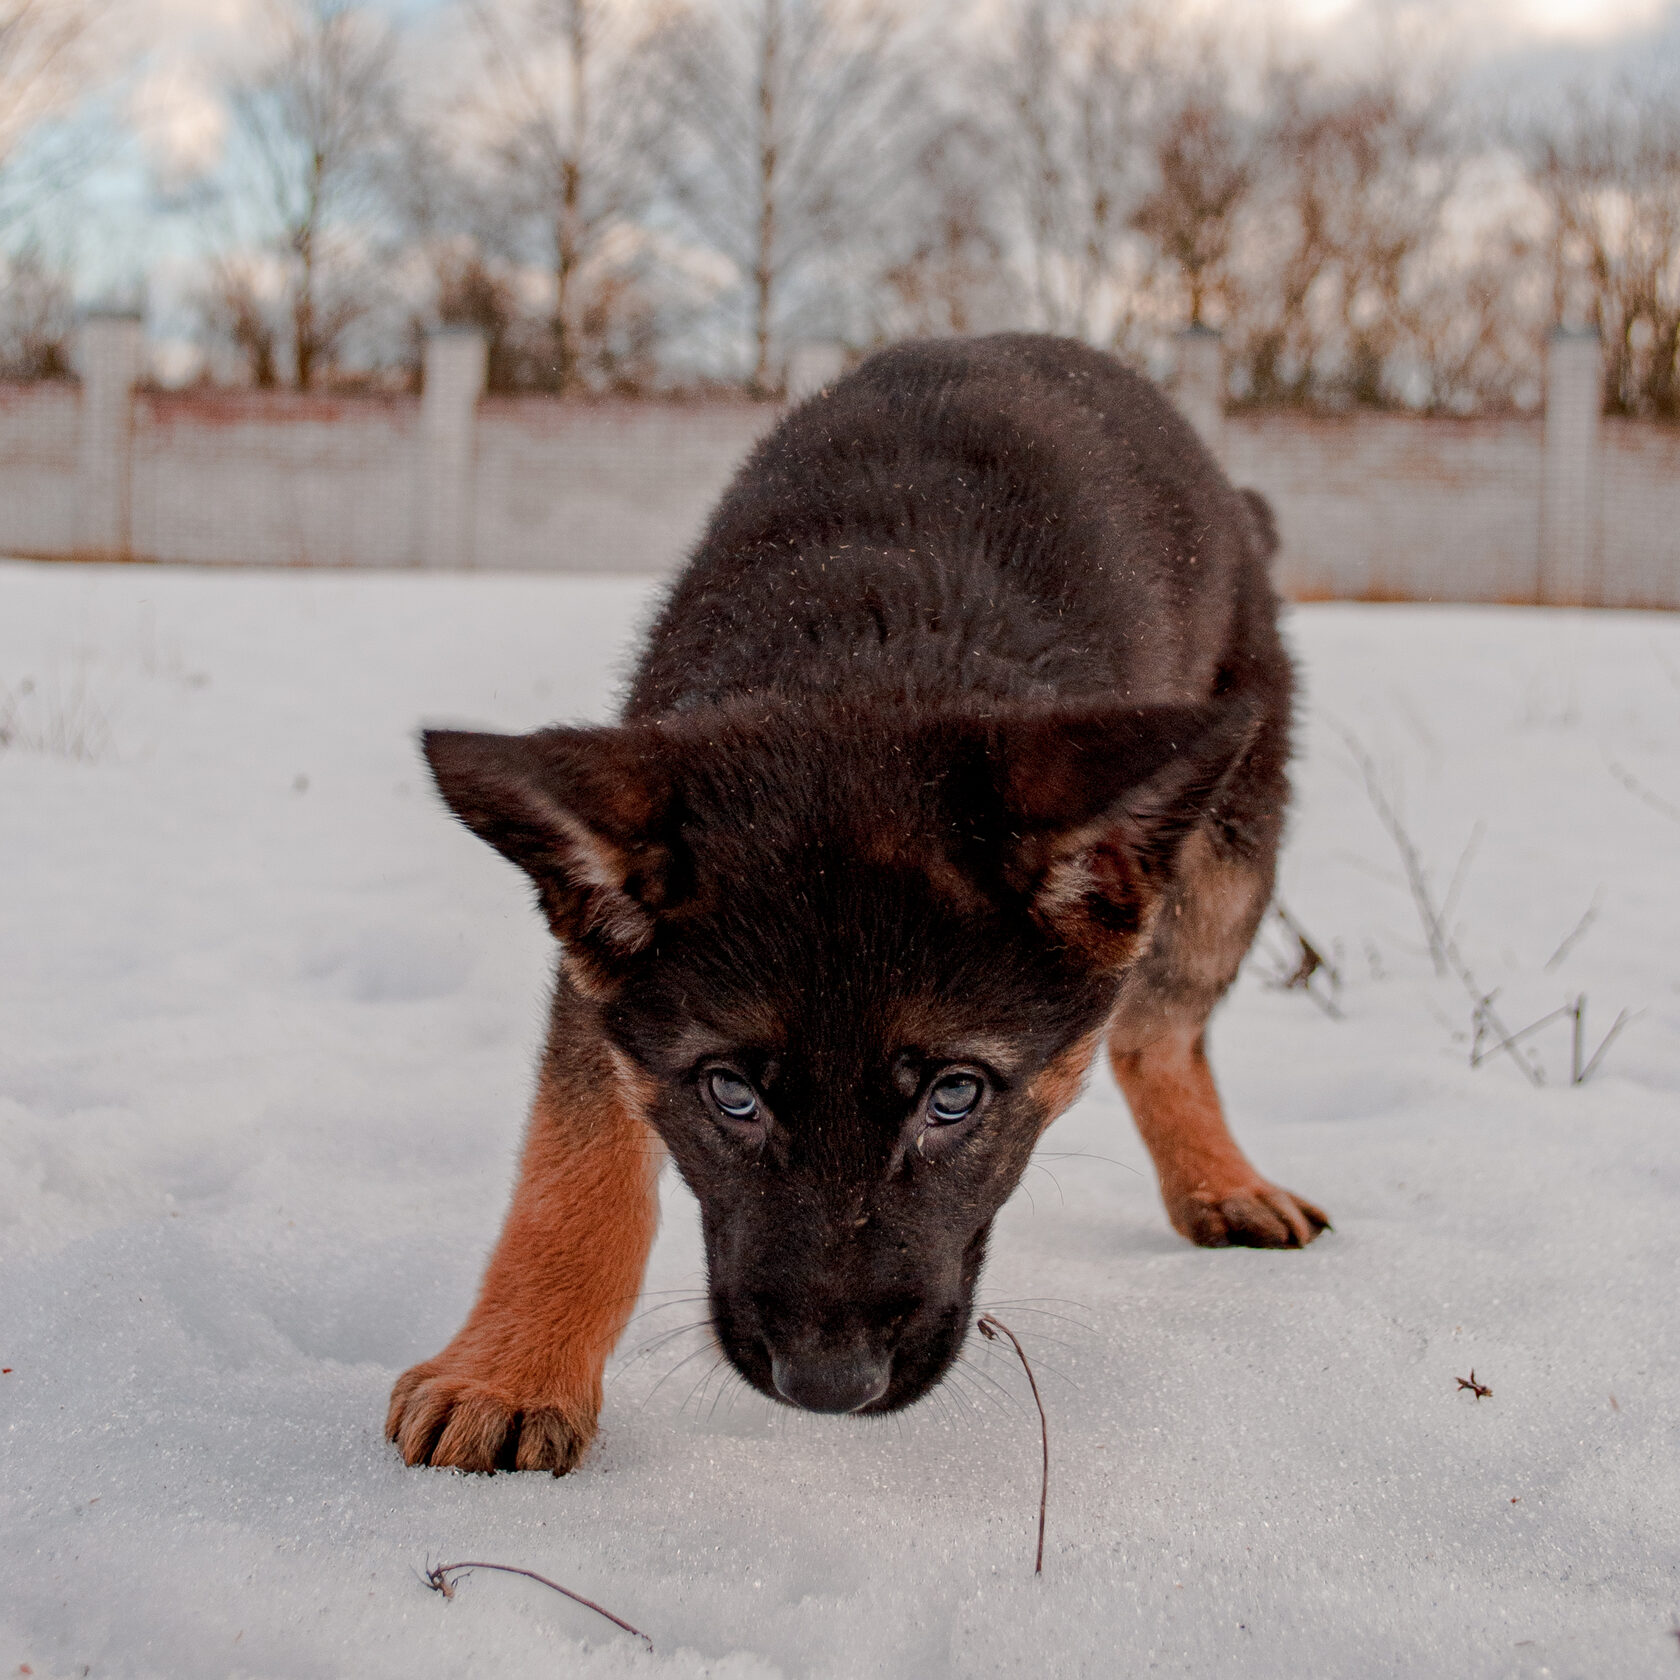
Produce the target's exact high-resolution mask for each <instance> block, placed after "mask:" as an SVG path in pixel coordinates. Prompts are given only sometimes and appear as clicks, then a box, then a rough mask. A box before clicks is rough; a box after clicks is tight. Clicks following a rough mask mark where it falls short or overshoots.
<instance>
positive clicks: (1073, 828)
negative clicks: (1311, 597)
mask: <svg viewBox="0 0 1680 1680" xmlns="http://www.w3.org/2000/svg"><path fill="white" fill-rule="evenodd" d="M1251 734H1252V723H1251V718H1250V715H1249V713H1247V712H1246V711H1243V710H1240V709H1238V708H1234V707H1230V706H1207V707H1163V708H1155V709H1150V710H1144V711H1138V710H1136V709H1119V708H1113V707H1098V706H1086V707H1082V708H1073V709H1070V708H1066V707H1063V708H1060V709H1043V708H1032V709H1029V708H1014V709H1008V710H999V711H997V712H994V713H993V714H991V715H980V714H977V713H974V712H967V713H949V714H947V713H941V714H939V715H936V716H933V717H930V718H928V717H924V718H915V719H912V720H910V721H901V720H898V719H896V718H895V717H894V716H893V715H892V714H891V713H889V712H888V711H887V710H886V709H884V708H883V709H877V710H870V711H852V712H848V711H846V710H844V709H842V708H834V709H826V708H812V707H803V708H799V709H797V710H790V709H789V708H786V707H783V708H781V709H779V710H778V711H775V712H771V711H769V710H757V711H754V710H752V709H739V710H738V709H735V708H730V709H727V710H720V711H718V712H716V713H711V714H707V715H705V716H699V715H696V716H694V717H690V718H678V719H674V720H668V721H661V722H659V723H649V724H635V725H630V726H626V727H623V728H603V729H552V730H543V731H540V732H539V733H537V734H534V735H527V736H517V737H513V736H497V735H474V734H460V733H453V732H435V731H434V732H431V733H429V734H428V735H427V736H426V738H425V746H426V753H427V757H428V758H429V759H430V761H431V765H432V769H433V772H434V774H435V775H436V777H437V781H438V786H439V787H440V789H441V790H442V792H443V795H444V797H445V799H446V800H447V801H448V802H449V804H450V805H451V806H452V807H453V809H454V810H455V811H456V813H457V814H458V815H459V816H460V817H461V818H462V820H463V821H465V822H466V823H467V824H468V825H469V826H470V827H471V828H472V829H473V830H474V831H475V832H477V833H478V834H480V835H481V836H482V837H483V838H484V839H485V840H487V841H489V842H490V844H491V845H493V846H495V847H496V848H497V850H499V851H501V852H502V853H503V854H504V855H506V856H507V857H508V858H510V859H511V860H512V861H513V862H515V863H517V864H518V865H519V866H520V867H521V868H522V869H524V870H525V871H526V872H527V873H528V874H529V875H530V877H531V879H532V880H533V881H534V882H535V884H536V888H537V893H538V897H539V900H540V902H541V905H542V907H543V910H544V912H545V914H546V915H547V917H548V920H549V922H550V925H551V926H552V927H553V929H554V932H555V933H556V935H557V936H558V937H559V938H560V939H561V940H562V941H564V943H565V944H566V946H567V960H568V966H569V968H570V969H571V971H572V972H573V974H574V975H575V976H576V979H577V982H578V984H579V985H580V987H581V989H583V990H584V992H585V993H586V995H588V996H591V997H592V998H594V1000H595V1001H596V1004H597V1006H598V1008H599V1009H600V1011H601V1018H602V1022H603V1025H604V1028H605V1030H606V1032H607V1033H608V1034H609V1035H610V1037H611V1039H612V1041H613V1042H614V1044H615V1046H616V1047H617V1049H618V1050H619V1051H620V1052H621V1053H622V1054H623V1055H625V1056H627V1057H629V1058H630V1059H631V1061H632V1062H633V1063H634V1064H635V1065H636V1066H637V1067H638V1069H639V1070H640V1072H641V1073H642V1075H643V1076H644V1078H643V1080H642V1081H641V1082H640V1083H641V1084H642V1085H643V1088H644V1089H645V1090H647V1091H650V1092H651V1093H652V1095H651V1099H650V1106H649V1109H648V1113H647V1118H648V1121H649V1123H650V1124H651V1125H652V1126H653V1127H654V1128H655V1129H656V1130H657V1131H658V1132H659V1133H660V1135H661V1136H662V1137H663V1139H664V1140H665V1142H666V1144H667V1145H668V1147H669V1149H670V1151H671V1153H672V1155H673V1156H674V1157H675V1159H676V1161H677V1164H678V1167H679V1168H680V1170H681V1171H682V1174H683V1176H684V1178H685V1179H686V1180H687V1181H688V1183H689V1185H690V1187H691V1188H692V1189H693V1191H694V1193H695V1195H696V1196H697V1197H698V1199H699V1202H700V1209H701V1216H702V1221H703V1225H704V1230H705V1238H706V1250H707V1257H708V1263H709V1271H710V1291H711V1301H712V1312H713V1323H714V1326H715V1329H716V1332H717V1335H718V1337H719V1340H720V1341H721V1343H722V1345H723V1347H724V1349H725V1351H726V1352H727V1353H728V1355H729V1357H730V1359H731V1360H732V1361H733V1363H734V1364H735V1366H736V1367H737V1368H738V1369H739V1370H740V1372H741V1373H742V1375H743V1376H745V1377H746V1378H747V1380H748V1381H749V1382H751V1383H753V1384H754V1385H755V1386H756V1387H758V1388H760V1389H762V1390H763V1391H764V1392H765V1393H767V1394H770V1395H773V1396H775V1397H776V1398H778V1399H781V1400H785V1401H787V1402H789V1403H791V1404H794V1405H798V1406H803V1407H806V1408H808V1409H811V1410H815V1411H832V1412H846V1411H871V1412H878V1411H890V1410H893V1409H895V1408H896V1407H899V1406H903V1405H906V1404H908V1403H909V1402H910V1401H912V1400H914V1399H916V1398H917V1397H918V1396H920V1395H921V1394H923V1393H925V1392H926V1391H927V1390H928V1389H929V1388H930V1387H932V1386H933V1385H934V1384H935V1383H936V1382H937V1381H938V1380H939V1378H940V1377H941V1376H942V1375H943V1373H944V1372H945V1370H946V1369H947V1367H948V1366H949V1364H950V1362H951V1360H952V1359H953V1358H954V1357H955V1354H956V1351H957V1348H958V1346H959V1345H960V1343H961V1341H962V1339H963V1336H964V1334H965V1333H966V1331H967V1327H968V1321H969V1313H970V1304H971V1300H972V1296H973V1290H974V1286H975V1283H976V1280H977V1278H978V1276H979V1272H980V1267H981V1263H982V1261H983V1259H984V1255H985V1247H986V1238H987V1233H988V1231H989V1230H990V1227H991V1222H992V1219H993V1216H994V1215H995V1214H996V1212H997V1210H998V1208H999V1207H1000V1206H1002V1204H1003V1202H1004V1201H1005V1200H1006V1199H1007V1198H1008V1196H1009V1195H1010V1193H1011V1192H1012V1191H1013V1189H1014V1188H1015V1185H1016V1182H1017V1181H1018V1179H1019V1178H1020V1176H1021V1173H1022V1171H1023V1169H1024V1168H1025V1166H1026V1163H1027V1159H1028V1157H1029V1156H1030V1154H1031V1152H1032V1149H1033V1145H1034V1143H1035V1142H1036V1140H1037V1138H1038V1136H1039V1134H1040V1132H1041V1131H1042V1130H1043V1129H1044V1127H1045V1126H1046V1125H1047V1124H1048V1123H1049V1122H1050V1121H1051V1120H1052V1119H1053V1118H1054V1117H1055V1115H1056V1114H1057V1113H1058V1112H1060V1110H1061V1109H1062V1108H1064V1107H1065V1106H1066V1105H1067V1104H1068V1102H1070V1101H1071V1100H1072V1098H1073V1096H1074V1094H1075V1093H1076V1092H1077V1089H1078V1086H1079V1081H1080V1078H1081V1076H1082V1074H1083V1071H1084V1066H1085V1063H1086V1061H1087V1060H1088V1059H1089V1056H1090V1053H1091V1050H1092V1047H1093V1044H1094V1040H1095V1036H1096V1034H1097V1033H1098V1032H1099V1031H1100V1029H1101V1027H1102V1025H1103V1023H1104V1021H1105V1019H1106V1017H1107V1015H1108V1013H1109V1011H1110V1009H1111V1008H1112V1006H1113V1003H1114V998H1115V994H1116V990H1117V988H1118V987H1119V985H1120V984H1121V982H1122V981H1123V979H1124V976H1125V973H1126V970H1127V968H1128V966H1129V965H1130V964H1131V963H1132V962H1133V961H1134V960H1135V959H1136V958H1137V956H1138V955H1139V954H1140V953H1141V952H1142V950H1143V949H1144V947H1145V946H1146V944H1147V942H1148V938H1149V930H1150V925H1151V922H1152V919H1153V916H1154V913H1155V910H1156V908H1157V906H1158V905H1159V903H1160V900H1161V896H1162V894H1163V892H1164V890H1165V888H1166V886H1167V885H1168V883H1169V882H1170V880H1171V878H1172V873H1173V868H1174V863H1175V860H1176V858H1177V855H1178V851H1179V849H1180V845H1181V843H1182V841H1183V839H1184V838H1185V837H1186V836H1187V834H1188V833H1189V832H1190V831H1191V830H1192V829H1193V828H1194V827H1195V825H1196V824H1197V822H1198V821H1199V820H1200V819H1201V818H1202V816H1203V815H1204V814H1205V813H1206V812H1207V811H1208V809H1209V807H1210V805H1211V804H1212V803H1214V802H1215V800H1216V797H1217V790H1218V788H1219V785H1220V783H1221V781H1222V780H1223V778H1224V777H1225V776H1226V774H1227V773H1228V771H1229V770H1230V768H1231V767H1232V765H1233V764H1234V763H1235V761H1236V760H1237V759H1238V758H1239V757H1240V756H1241V755H1242V753H1243V751H1244V749H1245V747H1246V745H1247V743H1248V741H1249V739H1250V737H1251Z"/></svg>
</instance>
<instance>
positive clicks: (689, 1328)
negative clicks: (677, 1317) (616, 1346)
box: [615, 1318, 712, 1370]
mask: <svg viewBox="0 0 1680 1680" xmlns="http://www.w3.org/2000/svg"><path fill="white" fill-rule="evenodd" d="M711 1327H712V1321H711V1320H710V1319H709V1318H697V1319H696V1320H695V1321H694V1322H693V1323H692V1324H679V1325H678V1326H677V1328H676V1329H675V1330H661V1331H660V1332H658V1334H656V1335H652V1336H649V1337H648V1338H647V1339H646V1340H645V1341H641V1342H638V1343H637V1344H636V1346H635V1347H633V1348H627V1349H624V1350H622V1351H621V1352H620V1353H619V1354H618V1355H617V1357H616V1361H615V1365H616V1368H617V1369H619V1370H627V1369H628V1368H629V1367H630V1366H632V1365H638V1364H640V1363H641V1362H642V1361H643V1360H644V1359H648V1358H651V1357H652V1355H654V1354H655V1353H657V1352H658V1351H659V1350H660V1349H661V1348H662V1347H666V1346H668V1345H669V1344H670V1343H671V1342H674V1341H676V1340H677V1339H678V1338H679V1337H682V1336H687V1335H691V1334H693V1332H694V1331H696V1330H710V1329H711Z"/></svg>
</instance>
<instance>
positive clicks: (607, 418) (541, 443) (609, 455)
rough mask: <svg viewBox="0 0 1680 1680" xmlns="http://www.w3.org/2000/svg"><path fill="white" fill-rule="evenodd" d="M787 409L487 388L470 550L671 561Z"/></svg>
mask: <svg viewBox="0 0 1680 1680" xmlns="http://www.w3.org/2000/svg"><path fill="white" fill-rule="evenodd" d="M780 412H781V411H780V410H779V409H778V408H776V407H774V406H773V405H771V404H769V403H747V402H741V403H729V402H719V403H693V404H660V403H639V402H575V403H574V402H554V401H550V400H546V399H543V398H537V397H526V398H487V399H486V400H484V401H483V402H481V403H480V404H479V406H478V427H477V434H478V436H477V445H478V460H477V472H476V476H475V479H474V491H473V545H472V552H473V557H474V560H475V562H476V564H478V565H479V566H493V567H497V568H508V569H511V570H515V571H551V570H561V571H584V572H648V571H667V570H669V569H670V568H672V567H673V566H675V565H677V564H678V562H679V561H681V560H682V558H683V557H684V555H685V554H686V553H687V552H688V550H689V549H690V548H691V547H693V545H694V541H695V539H696V538H697V537H698V536H699V534H700V527H701V525H702V524H703V523H704V522H705V518H706V515H707V513H708V512H709V511H710V509H711V506H712V503H713V502H715V501H716V500H717V497H718V494H719V492H721V491H722V489H723V487H724V485H725V484H726V483H728V481H729V477H730V475H731V474H732V473H733V472H734V471H735V469H736V467H737V466H739V465H740V463H741V461H742V459H743V458H744V457H745V456H746V454H747V452H748V451H749V450H750V449H751V448H752V446H753V445H754V444H755V443H756V442H757V441H758V439H759V438H760V437H761V436H762V435H763V434H764V433H765V432H766V431H768V430H769V429H770V427H771V426H772V425H774V424H775V422H776V418H777V416H778V415H779V413H780Z"/></svg>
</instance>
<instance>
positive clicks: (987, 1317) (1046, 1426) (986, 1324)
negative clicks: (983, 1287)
mask: <svg viewBox="0 0 1680 1680" xmlns="http://www.w3.org/2000/svg"><path fill="white" fill-rule="evenodd" d="M975 1328H976V1329H977V1330H978V1331H979V1332H980V1334H981V1335H982V1336H984V1337H985V1338H986V1340H987V1341H988V1342H995V1341H996V1340H997V1339H998V1336H999V1335H1000V1334H1002V1335H1005V1336H1007V1337H1008V1338H1009V1342H1010V1346H1012V1347H1013V1348H1014V1349H1015V1357H1016V1358H1017V1359H1019V1360H1020V1361H1021V1369H1022V1370H1023V1371H1025V1372H1026V1373H1027V1385H1028V1387H1030V1388H1031V1389H1032V1397H1033V1404H1034V1405H1036V1406H1037V1407H1038V1433H1039V1439H1040V1440H1041V1441H1042V1443H1043V1446H1044V1468H1043V1471H1042V1474H1041V1475H1040V1478H1039V1484H1038V1556H1037V1558H1036V1559H1035V1560H1034V1561H1033V1574H1035V1575H1042V1574H1043V1573H1044V1518H1045V1513H1046V1512H1047V1511H1048V1510H1049V1508H1050V1420H1049V1419H1048V1418H1047V1417H1046V1416H1045V1415H1044V1399H1043V1397H1042V1396H1041V1395H1040V1394H1039V1392H1038V1379H1037V1378H1036V1377H1035V1376H1034V1375H1033V1368H1032V1364H1031V1362H1030V1361H1029V1360H1028V1358H1027V1350H1026V1349H1025V1348H1024V1347H1022V1346H1021V1344H1020V1342H1019V1341H1018V1340H1017V1338H1016V1335H1015V1332H1014V1331H1013V1330H1011V1329H1010V1328H1009V1326H1008V1325H1007V1324H1005V1323H1004V1322H1003V1321H1002V1320H1001V1319H997V1318H993V1317H992V1315H991V1314H990V1313H981V1315H980V1316H979V1318H978V1319H976V1320H975Z"/></svg>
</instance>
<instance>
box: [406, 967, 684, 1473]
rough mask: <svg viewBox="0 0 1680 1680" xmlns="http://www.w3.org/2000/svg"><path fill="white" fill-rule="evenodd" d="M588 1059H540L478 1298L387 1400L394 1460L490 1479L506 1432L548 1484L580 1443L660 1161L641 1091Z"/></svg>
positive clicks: (614, 1063)
mask: <svg viewBox="0 0 1680 1680" xmlns="http://www.w3.org/2000/svg"><path fill="white" fill-rule="evenodd" d="M561 984H562V985H563V986H564V985H567V984H568V982H567V980H566V979H565V978H564V977H562V981H561ZM579 1015H581V1012H574V1016H579ZM604 1048H605V1046H603V1045H600V1044H599V1043H597V1044H596V1045H594V1046H592V1047H591V1046H585V1047H580V1050H585V1051H587V1050H589V1049H593V1050H594V1051H595V1052H596V1053H595V1054H579V1055H577V1056H575V1057H574V1058H572V1059H571V1060H570V1062H569V1064H568V1065H564V1066H561V1067H558V1068H557V1067H556V1066H555V1059H554V1058H553V1057H552V1056H551V1058H550V1060H549V1062H548V1063H547V1064H545V1069H544V1074H543V1078H542V1081H541V1084H540V1086H539V1089H538V1092H537V1099H536V1103H535V1105H534V1107H533V1109H532V1113H531V1120H530V1126H529V1129H528V1130H527V1133H526V1138H525V1150H524V1155H523V1158H522V1159H521V1162H520V1167H519V1177H518V1181H517V1183H516V1184H515V1186H514V1192H513V1201H512V1205H511V1206H510V1207H509V1209H508V1215H507V1220H506V1222H505V1223H504V1225H503V1227H502V1234H501V1237H500V1239H499V1240H498V1242H497V1244H496V1248H495V1252H494V1253H493V1254H492V1255H491V1257H490V1263H489V1265H488V1266H487V1267H486V1269H485V1273H484V1281H483V1283H482V1285H481V1286H480V1289H479V1295H478V1302H477V1304H476V1305H475V1306H474V1307H473V1310H472V1312H471V1314H470V1315H469V1316H468V1318H467V1322H466V1323H465V1324H464V1325H463V1326H462V1327H461V1329H460V1331H459V1332H458V1333H457V1335H456V1336H455V1339H454V1340H453V1341H452V1342H450V1344H449V1345H448V1347H446V1348H445V1349H444V1350H443V1352H442V1353H440V1354H438V1355H437V1357H436V1358H435V1359H430V1360H427V1361H426V1362H425V1363H424V1364H421V1365H417V1366H415V1367H414V1368H413V1369H412V1370H410V1371H407V1372H405V1373H404V1375H403V1376H402V1377H401V1378H400V1379H399V1380H398V1382H397V1385H396V1387H395V1388H394V1389H393V1390H392V1394H391V1407H390V1413H389V1416H388V1418H387V1420H386V1433H387V1435H388V1436H389V1437H390V1438H391V1439H392V1440H394V1441H396V1442H397V1444H398V1445H399V1447H400V1448H401V1449H402V1455H403V1458H404V1459H405V1460H406V1461H407V1462H408V1463H409V1464H418V1463H422V1462H427V1463H431V1464H433V1465H450V1466H453V1467H455V1468H458V1469H462V1470H490V1469H494V1468H495V1466H496V1462H497V1458H498V1455H500V1454H501V1453H502V1451H503V1445H504V1442H505V1441H506V1440H507V1438H508V1436H509V1435H510V1433H511V1431H512V1430H513V1428H514V1426H515V1424H516V1422H517V1423H519V1425H520V1432H519V1447H518V1466H519V1468H520V1469H522V1470H524V1469H546V1470H552V1471H554V1472H555V1473H556V1474H559V1473H560V1472H562V1471H565V1470H570V1469H571V1468H572V1467H573V1465H575V1464H576V1463H577V1461H578V1459H579V1458H580V1457H581V1456H582V1455H583V1452H584V1451H585V1449H586V1448H587V1447H588V1445H589V1443H590V1441H591V1440H592V1439H593V1438H594V1434H595V1425H596V1418H597V1416H598V1414H599V1412H600V1409H601V1373H602V1369H603V1367H604V1366H605V1364H606V1359H607V1355H608V1354H609V1353H610V1352H611V1351H612V1347H613V1344H614V1343H615V1342H616V1341H617V1340H618V1338H619V1336H620V1334H621V1333H622V1332H623V1329H624V1326H625V1323H626V1322H627V1320H628V1319H629V1316H630V1312H631V1309H632V1307H633V1306H634V1304H635V1300H636V1295H637V1292H638V1291H639V1290H640V1288H641V1281H642V1273H643V1270H644V1268H645V1267H646V1264H647V1256H648V1251H649V1249H650V1248H651V1247H652V1246H653V1237H654V1231H655V1229H656V1227H657V1224H658V1217H659V1198H658V1192H657V1187H656V1186H657V1180H658V1176H659V1168H660V1165H661V1163H662V1161H663V1159H664V1148H663V1145H662V1144H661V1143H660V1142H659V1140H658V1138H657V1137H656V1136H655V1134H654V1133H653V1132H652V1131H651V1130H650V1129H649V1127H648V1125H647V1124H646V1122H645V1120H644V1119H643V1115H644V1113H645V1112H646V1104H647V1098H648V1092H647V1091H646V1089H645V1088H644V1087H643V1086H642V1083H641V1081H640V1078H639V1076H638V1075H636V1074H635V1072H634V1070H632V1069H631V1068H630V1067H629V1066H628V1064H626V1063H624V1062H623V1061H622V1059H621V1058H618V1057H616V1056H603V1055H601V1054H599V1051H600V1050H602V1049H604Z"/></svg>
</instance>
